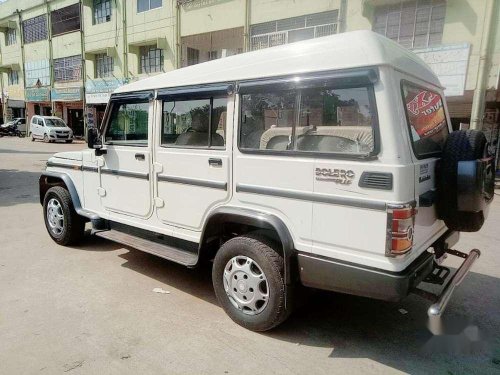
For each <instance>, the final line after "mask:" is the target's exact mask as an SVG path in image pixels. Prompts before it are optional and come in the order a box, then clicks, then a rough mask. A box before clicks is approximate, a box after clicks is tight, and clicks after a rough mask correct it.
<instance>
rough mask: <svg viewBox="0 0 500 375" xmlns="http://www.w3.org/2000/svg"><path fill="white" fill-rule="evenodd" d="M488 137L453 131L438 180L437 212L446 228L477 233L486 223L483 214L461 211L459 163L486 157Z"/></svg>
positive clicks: (474, 133)
mask: <svg viewBox="0 0 500 375" xmlns="http://www.w3.org/2000/svg"><path fill="white" fill-rule="evenodd" d="M486 147H487V142H486V137H485V136H484V134H483V133H482V132H479V131H475V130H460V131H455V132H452V133H451V134H450V135H449V136H448V138H447V140H446V143H445V146H444V149H443V157H442V160H441V165H440V167H439V177H438V195H439V199H438V211H439V215H440V217H441V218H442V219H443V220H444V222H445V224H446V226H447V227H448V228H449V229H451V230H455V231H461V232H476V231H478V230H479V229H481V227H482V225H483V223H484V214H483V212H482V211H478V212H464V211H459V210H458V199H459V196H458V186H457V169H458V162H460V161H470V160H477V159H481V158H483V157H485V156H486V154H487V151H486Z"/></svg>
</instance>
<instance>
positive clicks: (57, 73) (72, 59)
mask: <svg viewBox="0 0 500 375" xmlns="http://www.w3.org/2000/svg"><path fill="white" fill-rule="evenodd" d="M81 78H82V56H81V55H76V56H69V57H62V58H60V59H54V80H55V81H56V82H61V81H79V80H80V79H81Z"/></svg>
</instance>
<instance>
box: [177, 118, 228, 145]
mask: <svg viewBox="0 0 500 375" xmlns="http://www.w3.org/2000/svg"><path fill="white" fill-rule="evenodd" d="M216 131H217V127H216V126H212V135H211V137H212V142H211V146H215V147H217V146H219V147H220V146H224V138H223V137H222V136H221V135H220V134H217V133H216ZM208 132H209V121H208V116H207V115H205V114H204V113H199V112H198V113H195V114H193V117H192V120H191V127H190V128H189V129H188V130H187V131H186V132H185V133H182V134H180V135H179V137H177V140H176V141H175V144H176V145H178V146H194V147H203V146H207V140H208Z"/></svg>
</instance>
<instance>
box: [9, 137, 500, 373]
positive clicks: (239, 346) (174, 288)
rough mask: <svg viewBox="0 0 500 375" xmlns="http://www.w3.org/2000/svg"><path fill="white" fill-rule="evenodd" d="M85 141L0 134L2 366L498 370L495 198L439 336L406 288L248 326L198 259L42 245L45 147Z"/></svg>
mask: <svg viewBox="0 0 500 375" xmlns="http://www.w3.org/2000/svg"><path fill="white" fill-rule="evenodd" d="M82 147H84V145H82V144H80V145H65V144H43V143H40V142H36V143H31V142H29V141H27V140H21V139H13V138H2V139H0V374H34V373H37V374H38V373H40V374H58V373H66V372H68V373H69V372H70V373H71V374H96V373H99V374H137V373H141V374H161V373H186V374H187V373H189V374H194V373H207V374H208V373H215V374H240V373H243V374H247V373H252V374H256V373H257V374H261V373H266V374H267V373H301V374H312V373H322V374H333V373H342V374H359V373H375V374H378V373H380V374H382V373H383V374H387V373H401V372H407V373H415V374H429V373H438V374H471V373H478V374H494V373H496V374H499V373H500V338H499V336H500V249H499V248H498V247H499V243H500V199H498V198H497V200H496V202H495V203H494V205H493V207H492V212H491V214H490V218H489V221H488V222H487V224H486V225H485V227H484V228H483V229H482V230H481V232H479V233H476V234H466V235H463V236H462V239H461V241H460V243H459V244H458V246H457V248H458V249H461V250H468V249H470V248H472V247H478V248H480V249H481V250H482V251H483V256H482V257H481V259H480V261H479V263H478V264H477V265H476V266H475V267H474V272H473V273H472V274H471V275H469V277H468V278H467V279H466V280H465V281H464V282H463V284H462V285H461V286H460V288H459V289H458V290H457V292H456V293H455V296H454V298H453V299H452V301H451V303H450V305H449V307H448V311H447V313H446V320H445V322H444V323H446V327H447V329H448V332H449V333H450V334H454V335H455V336H452V337H451V339H450V340H448V338H450V337H446V336H443V337H441V336H439V337H432V335H431V334H430V333H429V331H428V330H427V329H426V319H425V316H426V309H427V307H428V305H429V304H428V302H426V301H424V300H422V299H420V298H419V297H417V296H410V297H409V298H407V299H406V300H405V301H403V302H402V303H399V304H391V303H385V302H380V301H374V300H369V299H364V298H356V297H350V296H344V295H339V294H334V293H321V292H318V293H311V294H308V295H306V297H304V301H303V304H304V306H303V307H302V308H301V309H299V310H298V311H297V312H296V313H295V314H294V315H293V316H292V317H291V319H289V320H288V321H287V322H286V323H285V324H283V325H282V326H280V327H279V328H278V329H276V330H274V331H272V332H270V333H265V334H257V333H252V332H249V331H246V330H244V329H243V328H240V327H239V326H237V325H236V324H233V323H232V322H231V321H230V320H229V318H227V317H226V315H225V314H224V312H223V311H222V310H221V308H220V307H219V306H218V305H217V302H216V299H215V295H214V293H213V291H212V287H211V280H210V270H209V269H208V267H205V268H203V269H200V270H189V269H185V268H183V267H180V266H177V265H175V264H172V263H169V262H167V261H164V260H162V259H159V258H156V257H154V256H152V255H148V254H144V253H141V252H139V251H135V250H130V249H126V248H123V247H122V246H120V245H117V244H113V243H110V242H106V241H104V240H100V239H96V238H92V239H91V238H89V239H88V240H87V241H86V243H85V244H84V245H82V246H80V247H74V248H64V247H60V246H57V245H56V244H55V243H54V242H52V240H51V239H50V238H49V236H48V235H47V234H46V232H45V228H44V224H43V220H42V210H41V206H40V204H39V197H38V191H37V179H38V176H39V173H40V171H41V170H42V169H43V168H44V165H45V161H46V159H47V158H48V157H49V156H50V155H51V154H52V153H53V152H57V151H59V150H75V149H79V148H82ZM454 264H456V263H454ZM156 287H161V288H163V289H165V290H168V291H169V292H170V294H157V293H153V291H152V290H153V289H154V288H156ZM400 309H404V310H401V311H402V312H401V311H399V310H400ZM405 312H406V313H405ZM465 327H467V328H465ZM464 328H465V329H464ZM450 342H453V343H454V344H450Z"/></svg>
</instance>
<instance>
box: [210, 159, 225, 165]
mask: <svg viewBox="0 0 500 375" xmlns="http://www.w3.org/2000/svg"><path fill="white" fill-rule="evenodd" d="M208 164H209V165H211V166H212V167H222V159H218V158H210V159H208Z"/></svg>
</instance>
